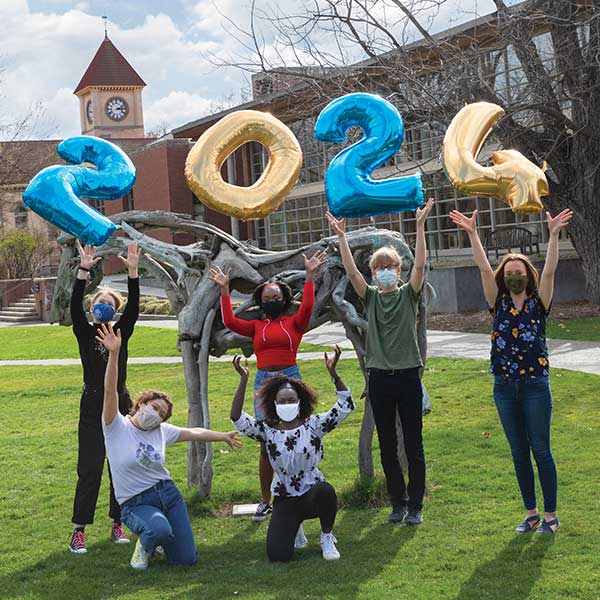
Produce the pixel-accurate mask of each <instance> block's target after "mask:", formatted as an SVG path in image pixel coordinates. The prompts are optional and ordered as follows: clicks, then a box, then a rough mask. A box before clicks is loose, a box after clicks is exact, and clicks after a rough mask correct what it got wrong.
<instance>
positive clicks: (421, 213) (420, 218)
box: [415, 198, 433, 225]
mask: <svg viewBox="0 0 600 600" xmlns="http://www.w3.org/2000/svg"><path fill="white" fill-rule="evenodd" d="M432 208H433V198H429V200H427V204H425V206H423V207H421V208H417V210H416V211H415V216H416V218H417V225H423V224H424V223H425V220H426V219H427V217H428V216H429V213H430V212H431V209H432Z"/></svg>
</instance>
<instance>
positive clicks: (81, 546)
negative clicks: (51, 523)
mask: <svg viewBox="0 0 600 600" xmlns="http://www.w3.org/2000/svg"><path fill="white" fill-rule="evenodd" d="M85 540H86V537H85V536H84V535H83V531H81V530H76V531H74V532H73V534H72V535H71V541H70V542H69V550H70V551H71V552H73V553H75V554H85V553H86V552H87V548H86V547H85Z"/></svg>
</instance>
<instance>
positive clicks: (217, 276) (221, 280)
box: [208, 267, 231, 290]
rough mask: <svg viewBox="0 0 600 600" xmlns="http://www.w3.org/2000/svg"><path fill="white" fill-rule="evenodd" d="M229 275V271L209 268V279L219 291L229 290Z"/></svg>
mask: <svg viewBox="0 0 600 600" xmlns="http://www.w3.org/2000/svg"><path fill="white" fill-rule="evenodd" d="M229 273H231V269H227V272H225V271H223V269H221V267H211V268H210V271H209V272H208V277H209V279H212V280H213V281H214V282H215V283H216V284H217V285H218V286H219V287H220V288H221V289H227V290H228V289H229Z"/></svg>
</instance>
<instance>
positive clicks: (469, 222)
mask: <svg viewBox="0 0 600 600" xmlns="http://www.w3.org/2000/svg"><path fill="white" fill-rule="evenodd" d="M448 216H449V217H450V220H451V221H452V222H453V223H454V224H455V225H458V226H459V227H460V228H461V229H464V230H465V231H466V232H467V233H468V234H469V235H471V234H473V233H475V232H476V231H477V211H476V210H474V211H473V214H472V215H471V217H467V216H466V215H463V213H461V212H459V211H457V210H451V211H450V214H449V215H448Z"/></svg>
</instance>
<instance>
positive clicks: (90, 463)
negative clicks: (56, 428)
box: [69, 242, 141, 554]
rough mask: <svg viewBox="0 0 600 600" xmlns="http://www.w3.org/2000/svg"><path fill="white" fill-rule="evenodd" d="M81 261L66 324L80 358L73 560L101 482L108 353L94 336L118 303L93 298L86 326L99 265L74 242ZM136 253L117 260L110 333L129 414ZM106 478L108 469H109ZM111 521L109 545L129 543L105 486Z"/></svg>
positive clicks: (91, 251) (103, 295) (109, 294)
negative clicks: (121, 289) (122, 288)
mask: <svg viewBox="0 0 600 600" xmlns="http://www.w3.org/2000/svg"><path fill="white" fill-rule="evenodd" d="M77 248H78V250H79V255H80V265H79V269H78V271H77V279H76V281H75V286H74V287H73V293H72V295H71V320H72V322H73V333H74V334H75V337H76V338H77V343H78V345H79V355H80V357H81V364H82V366H83V393H82V395H81V401H80V405H79V427H78V438H79V446H78V456H77V477H78V479H77V487H76V490H75V500H74V502H73V519H72V522H73V533H72V534H71V540H70V543H69V549H70V550H71V552H74V553H76V554H84V553H86V552H87V548H86V547H85V537H84V528H85V526H86V525H88V524H91V523H93V522H94V512H95V511H96V502H97V500H98V492H99V490H100V482H101V480H102V471H103V469H104V460H105V456H106V452H105V448H104V436H103V434H102V423H101V416H102V403H103V400H104V373H105V371H106V365H107V362H108V351H107V350H106V348H104V346H103V345H102V344H101V343H99V342H98V341H97V340H96V335H97V332H98V329H99V327H100V326H101V325H102V323H109V322H110V321H111V319H112V318H113V316H114V314H115V313H116V312H117V311H118V310H119V308H120V307H121V304H122V302H123V300H122V298H121V296H120V295H119V294H118V293H117V292H115V291H113V290H110V289H103V290H99V291H98V292H96V294H95V295H94V297H93V298H92V301H91V303H90V312H91V314H92V317H93V322H92V323H89V322H88V319H87V315H86V313H85V311H84V309H83V296H84V293H85V287H86V284H87V280H88V277H89V272H90V270H91V269H92V267H93V266H94V265H95V264H96V263H97V262H98V261H99V260H100V258H96V257H95V253H96V249H95V248H94V247H93V246H85V248H83V247H82V246H81V244H80V243H79V242H77ZM140 253H141V249H139V248H138V247H137V245H136V244H135V243H132V244H129V246H128V248H127V258H124V257H122V256H119V258H120V259H121V261H122V262H123V264H124V265H125V266H126V267H127V270H128V273H129V277H128V280H127V288H128V297H127V305H126V306H125V310H124V311H123V314H122V315H121V318H120V319H119V320H118V321H117V322H116V323H115V324H114V329H115V330H120V331H121V338H122V340H123V341H122V345H121V350H120V353H119V379H118V384H117V385H118V393H119V412H120V413H121V414H123V415H126V414H128V413H129V410H130V408H131V406H132V403H131V398H130V396H129V393H128V391H127V388H126V387H125V381H126V378H127V342H128V341H129V338H130V337H131V335H132V334H133V327H134V325H135V322H136V321H137V318H138V314H139V302H140V286H139V279H138V263H139V256H140ZM108 473H109V477H110V468H109V471H108ZM108 514H109V516H110V517H111V518H112V520H113V522H112V527H111V533H110V539H111V540H112V541H113V542H115V543H117V544H126V543H129V539H128V538H127V537H125V535H124V533H123V529H122V526H121V511H120V509H119V504H118V503H117V500H116V498H115V492H114V489H113V485H112V479H111V481H110V508H109V513H108Z"/></svg>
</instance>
